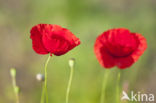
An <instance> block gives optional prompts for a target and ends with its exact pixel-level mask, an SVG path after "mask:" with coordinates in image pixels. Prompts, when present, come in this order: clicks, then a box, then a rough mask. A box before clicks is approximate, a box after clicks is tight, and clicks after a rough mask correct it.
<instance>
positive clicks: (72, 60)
mask: <svg viewBox="0 0 156 103" xmlns="http://www.w3.org/2000/svg"><path fill="white" fill-rule="evenodd" d="M74 64H75V59H74V58H71V59H69V66H70V67H74Z"/></svg>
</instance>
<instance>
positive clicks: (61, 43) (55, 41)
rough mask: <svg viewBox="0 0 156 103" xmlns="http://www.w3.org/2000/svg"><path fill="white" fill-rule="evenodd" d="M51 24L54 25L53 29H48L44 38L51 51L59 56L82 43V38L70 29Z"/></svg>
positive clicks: (46, 46)
mask: <svg viewBox="0 0 156 103" xmlns="http://www.w3.org/2000/svg"><path fill="white" fill-rule="evenodd" d="M49 26H52V29H47V30H46V32H45V34H44V35H43V38H42V40H43V43H44V45H45V48H46V49H47V50H48V51H50V53H53V54H55V55H57V56H59V55H63V54H65V53H66V52H68V51H69V50H71V49H73V48H74V47H75V46H77V45H79V44H80V40H79V39H78V38H77V37H76V36H74V34H72V33H71V32H70V31H69V30H67V29H65V28H62V27H61V26H58V25H49Z"/></svg>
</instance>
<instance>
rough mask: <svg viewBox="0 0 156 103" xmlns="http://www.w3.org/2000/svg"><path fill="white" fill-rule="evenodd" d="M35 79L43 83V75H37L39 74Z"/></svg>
mask: <svg viewBox="0 0 156 103" xmlns="http://www.w3.org/2000/svg"><path fill="white" fill-rule="evenodd" d="M36 79H37V80H38V81H41V82H43V81H44V80H45V77H44V75H43V74H41V73H39V74H37V75H36Z"/></svg>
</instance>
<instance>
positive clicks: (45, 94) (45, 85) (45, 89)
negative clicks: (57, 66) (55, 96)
mask: <svg viewBox="0 0 156 103" xmlns="http://www.w3.org/2000/svg"><path fill="white" fill-rule="evenodd" d="M50 58H51V56H50V55H49V57H48V59H47V60H46V63H45V66H44V75H45V81H44V85H43V88H42V95H41V102H40V103H44V98H45V97H46V103H48V91H47V65H48V63H49V61H50Z"/></svg>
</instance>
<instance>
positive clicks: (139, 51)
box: [132, 33, 147, 61]
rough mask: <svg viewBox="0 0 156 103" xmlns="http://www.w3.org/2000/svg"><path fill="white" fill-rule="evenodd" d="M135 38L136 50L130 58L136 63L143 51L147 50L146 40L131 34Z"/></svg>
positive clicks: (138, 35) (139, 35) (136, 34)
mask: <svg viewBox="0 0 156 103" xmlns="http://www.w3.org/2000/svg"><path fill="white" fill-rule="evenodd" d="M132 34H133V35H135V36H136V39H137V41H138V48H137V49H136V50H135V51H134V52H133V54H132V58H133V59H134V61H137V60H138V59H139V57H140V56H141V55H142V54H143V53H144V51H145V50H146V48H147V42H146V39H145V38H144V37H143V36H142V35H141V34H139V33H132Z"/></svg>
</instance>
